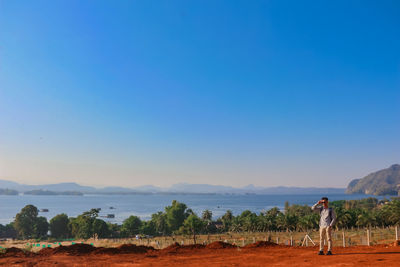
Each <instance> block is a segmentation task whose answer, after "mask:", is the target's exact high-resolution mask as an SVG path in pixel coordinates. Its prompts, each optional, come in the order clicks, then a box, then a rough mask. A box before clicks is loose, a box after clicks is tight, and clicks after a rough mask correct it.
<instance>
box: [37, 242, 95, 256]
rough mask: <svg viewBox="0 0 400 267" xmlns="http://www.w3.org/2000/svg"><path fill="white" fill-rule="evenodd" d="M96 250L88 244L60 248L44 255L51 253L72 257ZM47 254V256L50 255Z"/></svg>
mask: <svg viewBox="0 0 400 267" xmlns="http://www.w3.org/2000/svg"><path fill="white" fill-rule="evenodd" d="M94 250H96V248H95V247H93V246H91V245H87V244H74V245H71V246H59V247H56V248H54V249H52V252H47V251H46V252H44V253H49V254H50V255H51V254H68V255H71V256H80V255H85V254H89V253H92V252H93V251H94ZM49 254H47V255H49Z"/></svg>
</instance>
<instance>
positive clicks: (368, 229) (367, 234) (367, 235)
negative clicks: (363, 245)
mask: <svg viewBox="0 0 400 267" xmlns="http://www.w3.org/2000/svg"><path fill="white" fill-rule="evenodd" d="M369 235H370V233H369V229H367V245H368V246H369V245H370V244H369Z"/></svg>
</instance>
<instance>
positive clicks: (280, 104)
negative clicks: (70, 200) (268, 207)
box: [0, 0, 400, 187]
mask: <svg viewBox="0 0 400 267" xmlns="http://www.w3.org/2000/svg"><path fill="white" fill-rule="evenodd" d="M399 13H400V3H399V2H398V1H334V2H332V1H330V2H329V1H70V0H68V1H12V0H1V1H0V179H11V180H15V181H19V182H25V183H32V184H35V183H37V184H38V183H57V182H64V181H74V182H79V183H81V184H88V185H98V186H102V185H120V186H136V185H143V184H154V185H161V186H167V185H170V184H173V183H177V182H188V183H210V184H224V185H232V186H242V185H247V184H249V183H253V184H255V185H259V186H274V185H287V186H320V187H326V186H333V187H344V186H346V185H347V183H348V182H349V181H350V179H353V178H359V177H361V176H364V175H367V174H368V173H369V172H372V171H375V170H378V169H381V168H385V167H388V166H389V165H391V164H394V163H400V142H399V136H400V119H399V118H400V49H399V47H400V16H399Z"/></svg>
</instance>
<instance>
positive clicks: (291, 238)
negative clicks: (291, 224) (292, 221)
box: [290, 235, 293, 246]
mask: <svg viewBox="0 0 400 267" xmlns="http://www.w3.org/2000/svg"><path fill="white" fill-rule="evenodd" d="M290 246H293V236H292V235H291V236H290Z"/></svg>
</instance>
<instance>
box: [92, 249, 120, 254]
mask: <svg viewBox="0 0 400 267" xmlns="http://www.w3.org/2000/svg"><path fill="white" fill-rule="evenodd" d="M92 254H107V255H116V254H120V251H119V250H118V249H117V248H102V247H101V248H97V249H96V250H94V251H93V252H92Z"/></svg>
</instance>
